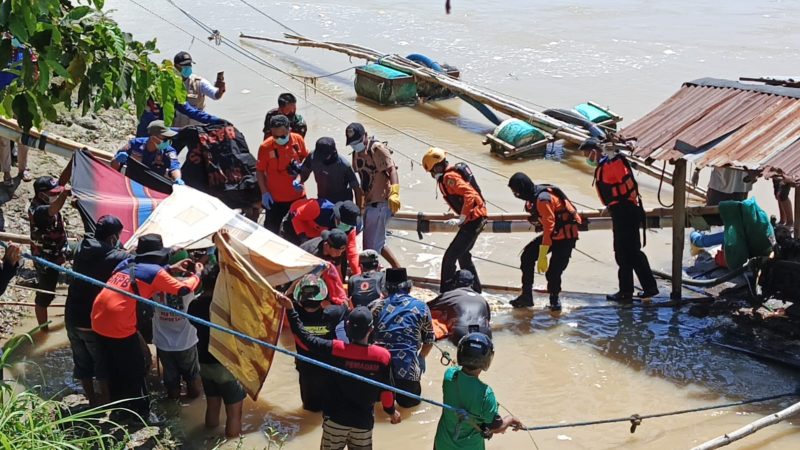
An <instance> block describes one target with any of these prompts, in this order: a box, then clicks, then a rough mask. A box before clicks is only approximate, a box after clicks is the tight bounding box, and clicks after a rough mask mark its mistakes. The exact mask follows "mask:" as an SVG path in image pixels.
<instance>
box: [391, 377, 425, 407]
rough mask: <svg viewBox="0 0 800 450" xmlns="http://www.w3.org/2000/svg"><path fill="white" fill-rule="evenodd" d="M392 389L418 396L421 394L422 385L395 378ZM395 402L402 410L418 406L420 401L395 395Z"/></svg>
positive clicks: (417, 382)
mask: <svg viewBox="0 0 800 450" xmlns="http://www.w3.org/2000/svg"><path fill="white" fill-rule="evenodd" d="M394 387H396V388H397V389H400V390H401V391H406V392H408V393H411V394H415V395H419V394H421V393H422V384H421V383H420V382H419V381H411V380H402V379H400V378H395V380H394ZM395 401H396V402H397V405H398V406H400V407H402V408H411V407H412V406H417V405H419V404H420V400H417V399H415V398H411V397H406V396H405V395H403V394H395Z"/></svg>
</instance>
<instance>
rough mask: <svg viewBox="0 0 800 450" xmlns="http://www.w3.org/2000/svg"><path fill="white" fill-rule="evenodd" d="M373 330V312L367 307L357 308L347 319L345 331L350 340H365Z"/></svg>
mask: <svg viewBox="0 0 800 450" xmlns="http://www.w3.org/2000/svg"><path fill="white" fill-rule="evenodd" d="M371 329H372V312H371V311H370V310H369V308H367V307H366V306H357V307H356V308H354V309H353V310H352V311H350V315H349V316H348V317H347V324H346V327H345V331H346V332H347V337H348V338H350V340H351V341H352V340H358V339H364V338H365V337H366V336H367V334H369V331H370V330H371Z"/></svg>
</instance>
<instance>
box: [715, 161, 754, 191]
mask: <svg viewBox="0 0 800 450" xmlns="http://www.w3.org/2000/svg"><path fill="white" fill-rule="evenodd" d="M745 177H747V172H745V171H744V170H736V169H728V168H727V167H715V168H714V170H713V171H712V172H711V178H710V179H709V180H708V188H709V189H714V190H715V191H719V192H723V193H725V194H733V193H734V192H750V190H751V189H753V183H745V181H744V179H745Z"/></svg>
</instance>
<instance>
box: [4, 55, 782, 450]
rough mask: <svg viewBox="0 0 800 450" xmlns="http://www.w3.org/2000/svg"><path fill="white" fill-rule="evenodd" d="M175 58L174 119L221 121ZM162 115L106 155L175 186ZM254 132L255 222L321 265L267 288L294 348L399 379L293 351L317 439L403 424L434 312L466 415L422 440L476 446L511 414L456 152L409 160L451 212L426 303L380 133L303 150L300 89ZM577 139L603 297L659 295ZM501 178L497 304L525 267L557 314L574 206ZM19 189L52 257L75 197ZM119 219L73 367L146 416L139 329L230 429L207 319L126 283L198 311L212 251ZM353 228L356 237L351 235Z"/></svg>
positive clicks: (38, 243) (42, 302)
mask: <svg viewBox="0 0 800 450" xmlns="http://www.w3.org/2000/svg"><path fill="white" fill-rule="evenodd" d="M174 64H175V68H176V70H178V71H179V72H180V74H181V76H182V78H183V80H184V83H185V86H186V88H187V91H188V92H189V97H188V100H187V102H186V103H183V104H176V105H175V108H174V110H175V111H176V117H175V118H174V121H173V126H175V125H177V126H187V125H191V124H195V123H206V124H208V123H211V124H213V123H221V122H224V120H223V119H220V118H218V117H216V116H213V115H211V114H208V113H206V112H205V111H204V108H205V105H206V99H208V98H211V99H213V100H219V99H220V98H222V96H223V95H224V93H225V89H226V86H225V81H224V76H223V74H222V73H221V72H220V73H219V74H218V76H217V80H216V82H215V83H214V84H211V83H209V82H208V81H207V80H205V79H204V78H202V77H199V76H197V75H195V74H194V73H193V71H192V65H193V60H192V57H191V55H189V54H188V53H187V52H180V53H179V54H177V55H176V56H175V58H174ZM164 119H165V118H164V110H163V108H161V106H160V105H158V104H157V103H155V102H153V101H149V102H148V108H147V111H146V112H145V113H144V114H143V116H142V117H141V119H140V122H139V126H138V128H137V130H136V137H135V138H134V139H131V140H130V141H129V142H128V144H127V145H126V146H125V147H124V148H122V149H120V150H119V151H118V152H117V153H116V155H115V156H114V158H113V160H112V161H111V163H110V164H111V166H112V167H113V168H115V169H121V168H122V167H124V166H126V165H128V164H129V161H130V160H131V159H133V160H135V161H138V162H139V163H141V164H143V165H144V166H146V167H147V168H148V169H149V170H151V171H152V172H154V173H155V174H157V175H160V176H163V177H165V178H167V179H169V180H171V181H172V182H173V183H174V184H178V185H180V184H184V182H183V179H182V174H181V164H180V162H179V159H178V155H179V152H180V150H181V149H180V148H177V149H176V148H173V146H172V145H171V141H172V139H173V138H174V137H175V136H176V132H175V130H174V129H173V128H170V127H168V126H167V125H166V122H165V120H164ZM168 119H173V118H168ZM167 122H169V120H167ZM263 131H264V139H263V141H262V143H261V145H260V146H259V149H258V154H257V163H256V165H255V168H256V178H257V184H258V189H259V191H260V194H261V199H260V200H261V207H262V209H263V212H264V219H263V226H264V227H265V228H266V229H267V230H269V231H271V232H273V233H275V234H276V235H279V236H281V237H282V238H284V239H285V240H287V241H289V242H291V243H293V244H295V245H297V246H299V247H301V248H302V249H303V250H305V251H307V252H308V253H310V254H313V255H315V256H317V257H319V258H320V259H322V260H324V261H325V262H326V263H328V264H327V266H326V269H325V270H323V271H322V272H321V273H319V274H309V275H305V276H303V277H302V278H300V279H298V280H296V281H295V282H293V283H291V284H290V285H287V286H282V287H280V289H281V292H282V294H281V295H279V297H278V298H279V302H280V304H281V305H282V306H283V307H285V309H286V311H287V314H286V316H287V318H288V323H289V326H290V329H291V331H292V333H293V335H294V338H295V344H296V348H297V352H298V353H299V354H301V355H305V356H309V357H311V358H313V359H316V360H321V361H326V362H328V363H330V364H333V365H334V366H336V367H339V368H342V369H345V370H347V371H349V372H352V373H355V374H358V375H361V376H363V377H366V378H369V379H371V380H375V381H379V382H381V383H384V384H386V385H390V386H394V387H396V388H399V389H400V390H402V391H403V394H395V393H394V392H392V391H388V390H382V389H380V388H377V387H375V386H374V385H369V384H366V383H364V382H362V381H359V380H356V379H353V378H350V377H348V376H346V375H343V374H340V373H330V372H328V371H327V370H325V369H323V368H320V367H318V366H316V365H313V364H310V363H307V362H303V361H297V363H296V368H297V372H298V380H299V387H300V394H301V400H302V405H303V408H304V409H306V410H308V411H310V412H313V413H322V416H323V422H322V432H323V436H322V443H321V448H323V449H341V448H344V447H345V446H348V447H349V448H351V449H356V448H358V449H366V448H371V447H372V428H373V426H374V421H375V418H374V403H375V402H376V401H380V402H381V405H382V407H383V410H384V412H385V413H386V414H387V415H388V416H389V417H390V420H391V423H393V424H397V423H400V422H401V415H400V414H399V412H398V411H399V410H398V408H414V407H416V406H417V405H419V404H420V397H419V396H420V394H421V392H422V383H421V380H422V377H423V376H424V374H425V371H426V357H427V356H428V354H429V352H430V351H431V348H432V346H433V344H434V341H435V339H436V333H435V331H434V322H435V321H438V322H444V323H446V324H447V325H448V327H447V328H448V329H449V332H450V333H452V337H451V339H453V341H454V342H455V343H456V344H457V347H458V353H457V361H458V364H459V366H457V367H451V368H448V369H447V371H446V373H445V376H444V381H443V394H444V402H445V403H447V404H452V405H458V406H459V407H460V408H463V409H465V410H467V411H468V412H469V416H470V417H469V418H468V419H465V418H464V417H461V416H459V415H458V414H456V413H455V412H453V411H450V410H445V411H443V413H442V416H441V419H440V422H439V425H438V428H437V433H436V438H435V448H436V449H438V450H446V449H471V448H476V449H477V448H483V446H484V438H488V437H490V436H491V435H492V434H495V433H502V432H505V431H506V430H507V429H508V428H509V427H512V428H514V429H518V428H520V427H521V424H520V422H519V421H518V420H517V419H515V418H513V417H505V418H503V417H501V416H500V415H499V413H498V403H497V401H496V399H495V397H494V393H493V392H492V390H491V388H490V387H489V386H487V385H486V384H485V383H483V382H482V381H481V380H480V378H479V376H480V374H481V373H482V372H483V371H486V370H488V369H489V367H490V364H491V362H492V357H493V355H494V347H493V343H492V340H491V327H490V324H489V317H490V311H489V305H488V303H487V302H486V300H485V299H484V298H483V297H482V295H481V292H482V284H481V280H480V277H479V275H478V271H477V269H476V267H475V264H474V263H473V260H472V249H473V247H474V245H475V243H476V241H477V239H478V237H479V235H480V233H481V232H482V231H483V229H484V227H485V225H486V223H487V221H488V219H489V214H488V211H487V208H486V201H485V199H484V197H483V194H482V192H481V189H480V186H479V185H478V183H477V180H476V178H475V176H474V174H473V173H472V171H471V170H470V168H469V166H468V165H466V164H464V163H457V164H451V163H450V162H449V161H448V159H447V152H446V151H445V150H443V149H440V148H430V149H429V150H428V151H427V153H425V155H424V157H423V159H422V166H423V167H424V169H425V170H426V172H428V173H429V174H430V175H431V176H432V178H434V180H435V182H436V185H437V187H438V189H439V191H440V192H441V194H442V197H443V199H444V201H445V202H446V204H447V206H448V207H449V208H450V209H451V210H452V211H453V212H454V213H455V214H456V215H457V217H454V218H452V219H449V220H448V221H447V222H446V223H447V225H448V226H450V227H452V229H453V230H454V231H455V236H454V237H453V240H452V242H451V243H450V245H449V246H448V247H447V249H446V251H445V253H444V256H443V258H442V263H441V274H440V286H439V293H440V296H439V297H437V298H436V299H435V300H433V301H431V302H430V303H427V304H426V302H424V301H422V300H420V299H418V298H415V297H414V296H413V295H412V282H411V281H410V280H409V277H408V274H407V272H406V269H405V268H402V267H400V263H399V261H398V259H397V258H396V257H395V255H394V254H393V253H392V251H391V250H390V249H389V248H388V247H387V245H386V235H387V233H386V231H387V224H388V221H389V219H390V218H391V217H392V215H393V214H395V213H397V212H398V211H399V209H400V207H401V201H400V184H399V174H398V169H397V165H396V164H395V162H394V161H393V159H392V151H391V150H390V148H389V146H388V145H387V143H386V142H382V141H380V140H379V139H378V138H376V137H375V136H373V135H370V134H368V132H367V130H366V128H365V127H364V126H363V125H362V124H360V123H351V124H349V125H348V126H347V127H346V128H345V130H344V134H345V145H346V146H348V147H350V150H352V157H351V158H349V159H348V158H346V157H345V156H344V155H343V154H342V153H340V150H339V149H338V148H337V145H336V141H335V139H334V138H332V137H328V136H323V137H320V138H318V139H317V140H316V142H315V144H314V147H313V149H311V151H309V149H308V148H307V145H306V142H305V136H306V134H307V132H308V125H307V124H306V122H305V120H304V119H303V117H302V116H301V115H300V114H299V113H298V112H297V99H296V98H295V97H294V96H293V95H292V94H289V93H284V94H281V95H280V96H279V97H278V107H277V108H275V109H272V110H270V111H269V112H268V113H267V115H266V117H265V122H264V130H263ZM4 145H5V144H4V143H3V142H2V141H1V140H0V162H3V165H2V167H0V168H1V169H2V170H3V172H4V175H5V176H6V180H8V179H9V177H10V175H9V174H8V170H6V169H7V165H6V164H5V163H4V161H5V159H4V158H6V153H7V150H6V147H4ZM582 149H583V150H585V151H588V152H596V153H597V154H598V155H599V157H598V158H596V159H597V168H596V171H595V180H594V182H595V186H596V187H597V193H598V197H599V199H600V201H601V202H602V204H603V205H604V206H605V207H606V208H607V211H608V214H610V216H611V220H612V224H613V235H614V254H615V260H616V263H617V266H618V286H619V288H618V291H617V292H616V293H614V294H610V295H608V296H607V297H608V300H610V301H616V302H626V303H627V302H632V301H633V299H634V297H635V295H634V274H635V275H636V276H637V277H638V279H639V282H640V284H641V286H642V288H643V289H642V291H641V292H639V293H638V294H636V297H639V298H650V297H652V296H654V295H656V294H658V287H657V285H656V281H655V278H654V277H653V273H652V270H651V268H650V265H649V262H648V260H647V257H646V256H645V254H644V253H643V252H642V240H641V239H640V232H641V228H642V226H643V224H644V210H643V206H642V202H641V196H640V193H639V188H638V185H637V183H636V180H635V178H634V174H633V170H632V168H631V165H630V164H629V163H628V162H627V160H626V159H625V157H624V155H622V154H620V153H619V152H617V151H616V150H615V149H614V147H613V146H611V145H606V144H603V143H600V142H595V141H587V143H586V144H585V145H584V146H582ZM22 150H23V149H22V148H20V152H22ZM4 152H5V153H4ZM20 161H21V162H20V166H19V167H20V177H23V178H30V175H29V172H28V170H27V168H26V167H25V166H24V156H22V153H20ZM9 170H10V169H9ZM312 176H313V177H314V181H315V184H316V197H311V196H309V193H308V192H307V189H306V186H305V184H306V182H307V181H308V180H309V179H310V178H311V177H312ZM508 187H509V188H510V190H511V192H512V194H513V195H514V196H515V197H516V198H518V199H520V200H522V201H524V202H525V204H524V211H525V212H526V213H527V214H528V215H529V221H530V222H531V223H532V224H534V225H536V226H537V231H539V232H540V234H539V235H538V236H536V237H535V238H534V239H533V240H532V241H531V242H530V243H529V244H527V245H526V246H525V248H524V249H523V251H522V254H521V257H520V270H521V280H522V290H521V292H520V293H519V295H518V296H517V297H516V298H515V299H514V300H513V301H512V302H511V304H512V305H513V306H514V307H517V308H524V307H531V306H533V304H534V292H533V282H534V276H535V274H536V273H537V272H538V273H542V274H544V276H545V278H546V280H547V292H548V294H549V304H548V305H547V307H548V308H549V309H550V310H551V311H553V312H558V311H560V310H561V302H560V297H559V296H560V294H561V286H562V275H563V273H564V271H565V270H566V268H567V266H568V264H569V261H570V258H571V255H572V252H573V250H574V249H575V248H576V244H577V241H578V238H579V229H580V228H581V226H582V224H583V219H582V217H581V216H580V214H579V213H578V211H577V210H576V208H575V206H574V205H573V203H572V202H571V201H570V199H569V198H568V196H567V195H566V193H565V192H563V191H562V190H561V189H560V188H558V187H557V186H554V185H549V184H544V183H539V184H536V183H535V182H534V180H532V179H531V178H530V177H529V176H528V175H526V174H524V173H516V174H514V175H513V176H511V177H510V179H509V180H508ZM33 188H34V198H33V199H32V200H31V204H30V209H29V219H30V233H31V240H32V245H31V252H32V254H33V255H35V256H37V257H39V258H42V259H44V260H46V261H48V262H50V263H53V264H55V265H63V264H65V263H66V261H67V258H68V255H67V252H66V251H65V249H66V247H67V245H66V244H67V236H66V230H65V225H64V220H63V217H62V213H61V211H62V209H63V207H64V206H65V205H66V204H67V201H68V199H69V197H70V195H71V190H70V187H69V185H68V184H63V183H59V180H57V179H55V178H53V177H51V176H42V177H39V178H37V179H36V180H35V182H34V184H33ZM783 191H784V190H783V189H782V188H781V187H780V186H779V185H776V198H778V199H779V200H781V199H783V200H781V201H785V198H787V195H788V194H786V195H784V192H783ZM723 194H724V193H723ZM715 195H716V194H715ZM723 196H724V195H723ZM717 197H720V195H717ZM715 198H716V197H715ZM789 208H790V207H789ZM781 211H782V212H783V209H782V210H781ZM787 214H788V213H787ZM788 217H791V216H790V215H788ZM786 220H789V219H786ZM122 228H123V225H122V222H121V221H120V219H119V218H117V217H114V216H103V217H100V218H99V219H98V220H97V223H95V224H94V226H93V227H92V229H93V231H92V232H88V233H86V234H85V235H84V236H83V239H81V240H80V242H79V243H78V245H77V247H76V249H75V251H74V254H73V255H72V270H73V271H75V272H76V273H78V274H82V275H85V276H88V277H90V278H93V279H96V280H100V281H104V282H106V283H107V284H108V285H109V286H111V287H112V288H109V287H106V288H99V287H97V286H95V285H93V284H90V283H87V282H85V281H83V280H81V279H72V280H70V286H69V290H68V294H67V300H66V311H65V324H66V330H67V335H68V338H69V341H70V345H71V348H72V353H73V361H74V377H75V378H76V379H78V380H80V382H81V385H82V386H83V390H84V392H85V394H86V397H87V398H88V400H89V402H90V404H91V405H93V406H95V405H102V404H107V403H109V402H114V401H124V403H123V405H124V406H126V407H127V408H129V409H130V410H131V411H134V412H135V413H137V414H138V415H139V416H141V417H143V418H145V419H147V418H148V417H149V414H150V396H149V392H148V385H147V382H146V376H147V374H148V373H149V371H150V370H151V366H152V361H153V356H152V355H151V353H150V347H149V345H153V346H154V347H155V348H156V358H157V360H158V361H159V363H160V365H161V367H162V381H163V384H164V389H165V390H166V392H167V395H168V397H169V398H172V399H178V398H181V397H182V396H183V397H186V398H189V399H191V398H196V397H199V396H200V395H202V394H203V393H204V394H205V398H206V402H207V409H206V417H205V424H206V425H207V426H208V427H210V428H214V427H217V426H218V425H219V422H220V414H221V410H222V405H223V404H224V405H225V411H226V424H225V435H226V436H228V437H235V436H238V435H239V434H240V433H241V431H242V411H243V400H244V398H245V396H246V395H245V391H244V389H243V387H242V385H241V384H240V383H239V382H238V381H237V380H236V378H235V377H234V376H233V374H232V373H231V372H230V371H229V370H227V369H226V368H225V367H224V366H223V365H222V364H221V363H220V362H219V361H218V360H217V359H216V358H215V357H214V356H213V355H212V354H211V353H210V352H209V339H210V338H209V329H208V327H206V326H203V325H201V324H198V323H193V322H191V321H189V320H188V319H186V318H185V317H183V316H180V315H176V314H174V313H172V312H170V311H168V310H164V309H160V308H156V309H155V310H153V309H152V308H147V307H145V306H144V305H143V304H142V303H139V302H137V301H136V300H134V299H133V298H132V297H131V295H135V296H141V297H144V298H149V299H153V300H155V301H157V302H159V303H162V304H163V305H167V306H169V307H171V308H174V309H177V310H180V311H183V312H188V313H189V314H190V315H192V316H195V317H198V318H201V319H205V320H208V319H209V316H210V312H209V311H210V308H211V305H212V304H213V301H214V290H215V284H216V280H217V277H218V275H219V266H218V264H217V261H216V259H215V249H214V248H213V247H211V248H207V249H201V250H199V251H196V250H193V251H191V252H190V251H187V250H186V249H170V248H165V247H164V245H163V243H162V239H161V236H159V235H155V234H151V235H144V236H140V237H139V240H138V246H137V248H136V249H135V250H134V251H132V252H128V251H126V250H124V249H123V248H122V247H121V245H120V235H121V233H122ZM223 236H224V234H223ZM359 240H360V241H361V242H362V245H361V247H362V248H363V250H359V245H358V242H359ZM381 257H383V259H384V260H385V262H386V266H387V267H386V269H385V270H384V269H383V267H382V264H381V259H380V258H381ZM18 264H19V248H18V247H15V246H12V247H10V248H9V249H8V250H7V251H6V254H5V258H4V260H3V264H2V272H1V274H0V286H3V287H4V285H5V284H7V280H8V279H10V277H11V276H13V272H14V271H15V270H16V267H17V266H18ZM36 266H37V267H36V268H37V274H38V286H37V287H38V289H39V291H37V293H36V298H35V303H36V308H35V309H36V318H37V320H38V321H39V323H40V324H42V325H43V326H46V324H47V322H48V316H47V307H48V305H49V304H50V302H51V301H52V300H53V297H54V295H53V291H55V288H56V284H57V282H58V278H59V272H58V271H56V270H54V269H52V268H49V267H45V266H43V265H41V264H37V265H36ZM345 287H346V288H345ZM120 291H122V292H126V293H128V295H125V294H123V293H121V292H120ZM465 421H466V423H465Z"/></svg>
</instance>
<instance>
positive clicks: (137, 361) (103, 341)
mask: <svg viewBox="0 0 800 450" xmlns="http://www.w3.org/2000/svg"><path fill="white" fill-rule="evenodd" d="M97 343H98V345H99V348H100V352H101V353H102V354H103V358H104V359H105V360H106V363H107V364H108V388H109V393H110V394H111V401H112V402H113V401H117V400H126V399H131V400H128V401H126V402H123V403H120V404H117V405H114V406H115V407H118V408H127V409H130V410H132V411H134V412H135V413H137V414H139V415H140V416H141V417H142V418H143V419H145V420H147V418H148V417H149V415H150V397H149V394H148V392H147V383H146V381H145V376H146V375H147V366H146V362H145V359H146V356H145V353H144V351H143V349H142V341H141V338H140V337H139V334H138V333H137V334H133V335H131V336H128V337H126V338H122V339H115V338H110V337H106V336H101V335H99V334H98V335H97ZM148 356H149V355H148Z"/></svg>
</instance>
